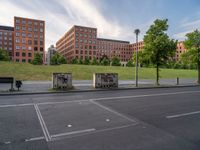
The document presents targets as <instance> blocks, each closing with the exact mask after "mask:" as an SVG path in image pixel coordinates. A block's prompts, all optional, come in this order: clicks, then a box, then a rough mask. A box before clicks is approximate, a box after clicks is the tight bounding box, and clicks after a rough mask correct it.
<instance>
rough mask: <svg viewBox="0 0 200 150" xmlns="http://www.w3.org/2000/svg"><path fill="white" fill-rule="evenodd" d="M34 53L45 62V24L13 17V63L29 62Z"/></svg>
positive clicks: (39, 21) (40, 21)
mask: <svg viewBox="0 0 200 150" xmlns="http://www.w3.org/2000/svg"><path fill="white" fill-rule="evenodd" d="M35 53H41V54H42V55H43V60H45V59H44V58H45V55H44V54H45V22H44V21H42V20H35V19H29V18H21V17H14V47H13V60H14V62H31V61H32V60H33V59H34V54H35Z"/></svg>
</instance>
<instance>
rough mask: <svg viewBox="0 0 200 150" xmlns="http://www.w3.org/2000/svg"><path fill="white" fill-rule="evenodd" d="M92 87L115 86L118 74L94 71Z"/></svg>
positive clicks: (116, 85)
mask: <svg viewBox="0 0 200 150" xmlns="http://www.w3.org/2000/svg"><path fill="white" fill-rule="evenodd" d="M93 87H94V88H117V87H118V74H117V73H95V74H93Z"/></svg>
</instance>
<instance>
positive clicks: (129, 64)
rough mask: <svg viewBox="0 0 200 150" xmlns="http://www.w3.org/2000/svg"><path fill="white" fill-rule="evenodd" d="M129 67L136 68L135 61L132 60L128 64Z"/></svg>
mask: <svg viewBox="0 0 200 150" xmlns="http://www.w3.org/2000/svg"><path fill="white" fill-rule="evenodd" d="M126 66H127V67H134V64H133V59H130V60H129V61H128V62H127V64H126Z"/></svg>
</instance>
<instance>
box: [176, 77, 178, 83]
mask: <svg viewBox="0 0 200 150" xmlns="http://www.w3.org/2000/svg"><path fill="white" fill-rule="evenodd" d="M176 85H179V77H177V78H176Z"/></svg>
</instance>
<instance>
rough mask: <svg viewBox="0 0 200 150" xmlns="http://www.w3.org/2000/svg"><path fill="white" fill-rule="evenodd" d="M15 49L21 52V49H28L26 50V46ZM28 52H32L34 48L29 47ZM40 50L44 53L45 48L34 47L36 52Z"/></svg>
mask: <svg viewBox="0 0 200 150" xmlns="http://www.w3.org/2000/svg"><path fill="white" fill-rule="evenodd" d="M15 49H16V50H21V49H22V50H26V49H27V48H26V46H16V47H15ZM28 50H29V51H31V50H32V47H31V46H29V47H28ZM38 50H40V51H41V52H42V51H44V48H43V47H40V48H39V49H38V47H34V51H38Z"/></svg>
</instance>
